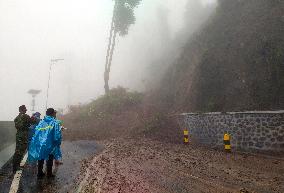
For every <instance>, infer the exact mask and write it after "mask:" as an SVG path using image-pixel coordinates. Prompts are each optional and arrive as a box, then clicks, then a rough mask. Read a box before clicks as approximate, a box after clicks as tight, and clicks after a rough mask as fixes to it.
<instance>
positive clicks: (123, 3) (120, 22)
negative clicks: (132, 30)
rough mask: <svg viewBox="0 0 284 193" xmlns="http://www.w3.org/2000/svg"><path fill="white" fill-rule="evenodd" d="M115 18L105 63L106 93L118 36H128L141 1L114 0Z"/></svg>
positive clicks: (112, 23)
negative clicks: (135, 10) (135, 11)
mask: <svg viewBox="0 0 284 193" xmlns="http://www.w3.org/2000/svg"><path fill="white" fill-rule="evenodd" d="M114 1H115V2H114V8H113V16H112V21H111V27H110V34H109V43H108V47H107V54H106V62H105V72H104V81H105V85H104V88H105V93H106V94H107V93H108V92H109V83H108V82H109V74H110V68H111V64H112V57H113V53H114V49H115V41H116V38H117V34H118V35H119V36H125V35H127V34H128V30H129V26H130V25H131V24H134V23H135V20H136V19H135V15H134V9H135V8H136V7H137V6H138V5H139V4H140V2H141V0H114Z"/></svg>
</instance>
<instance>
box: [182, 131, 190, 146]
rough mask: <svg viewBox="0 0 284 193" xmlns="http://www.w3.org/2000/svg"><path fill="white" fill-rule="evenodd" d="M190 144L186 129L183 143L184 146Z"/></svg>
mask: <svg viewBox="0 0 284 193" xmlns="http://www.w3.org/2000/svg"><path fill="white" fill-rule="evenodd" d="M188 142H189V139H188V130H187V129H185V130H183V143H184V144H188Z"/></svg>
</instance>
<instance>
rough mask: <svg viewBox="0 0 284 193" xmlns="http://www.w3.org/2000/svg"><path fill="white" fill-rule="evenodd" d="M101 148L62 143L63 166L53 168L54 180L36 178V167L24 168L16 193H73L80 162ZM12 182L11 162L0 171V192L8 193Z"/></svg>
mask: <svg viewBox="0 0 284 193" xmlns="http://www.w3.org/2000/svg"><path fill="white" fill-rule="evenodd" d="M101 150H102V147H101V146H99V145H98V144H96V142H94V141H73V142H69V141H64V142H63V144H62V154H63V162H64V163H63V165H60V166H58V167H54V171H53V172H54V174H55V175H56V177H55V178H54V179H47V178H44V179H42V180H38V179H37V177H36V173H37V168H36V165H27V164H26V166H25V168H24V170H23V174H22V178H21V180H20V186H19V190H18V193H41V192H48V193H51V192H52V193H54V192H58V193H63V192H64V193H66V192H75V191H76V189H77V187H76V184H77V183H76V178H77V177H78V175H79V172H80V166H81V161H82V160H83V159H85V158H88V157H90V156H92V155H94V154H96V153H98V152H99V151H101ZM12 180H13V174H12V165H11V161H9V162H7V163H6V165H4V166H3V167H2V169H1V170H0V191H1V193H8V192H9V189H10V186H11V183H12Z"/></svg>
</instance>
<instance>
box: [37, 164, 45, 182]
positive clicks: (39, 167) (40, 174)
mask: <svg viewBox="0 0 284 193" xmlns="http://www.w3.org/2000/svg"><path fill="white" fill-rule="evenodd" d="M43 164H44V160H39V161H38V164H37V177H38V178H39V179H41V178H43V177H44V176H45V174H44V173H43V171H42V170H43Z"/></svg>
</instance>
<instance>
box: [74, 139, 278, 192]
mask: <svg viewBox="0 0 284 193" xmlns="http://www.w3.org/2000/svg"><path fill="white" fill-rule="evenodd" d="M101 144H104V146H105V150H104V151H103V152H101V153H100V154H98V155H96V156H94V157H93V158H91V159H88V160H85V162H84V164H83V166H82V170H81V176H80V180H79V182H78V186H79V189H78V192H82V193H83V192H84V193H118V192H121V193H128V192H135V193H189V192H190V193H195V192H196V193H199V192H208V193H209V192H210V193H211V192H216V193H223V192H224V193H225V192H226V193H228V192H259V193H269V192H273V193H276V192H277V193H283V192H284V175H283V174H284V159H283V157H271V156H265V155H255V154H243V153H225V152H222V151H219V150H213V149H209V148H207V147H200V146H198V145H196V144H193V143H191V144H188V145H184V144H171V143H165V142H159V141H154V140H150V139H141V138H140V139H116V140H111V141H101Z"/></svg>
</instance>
